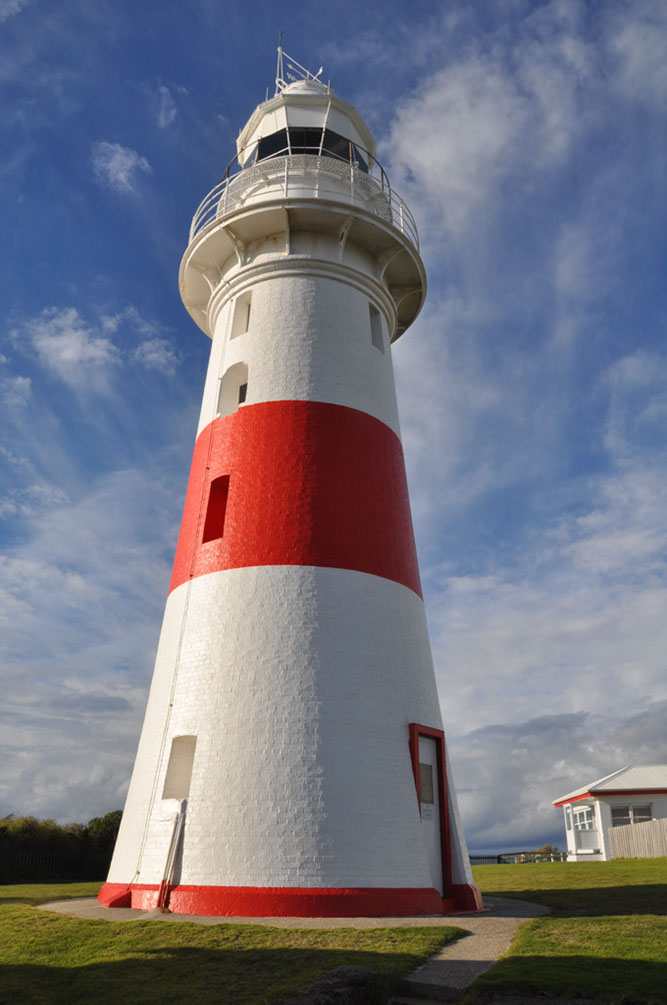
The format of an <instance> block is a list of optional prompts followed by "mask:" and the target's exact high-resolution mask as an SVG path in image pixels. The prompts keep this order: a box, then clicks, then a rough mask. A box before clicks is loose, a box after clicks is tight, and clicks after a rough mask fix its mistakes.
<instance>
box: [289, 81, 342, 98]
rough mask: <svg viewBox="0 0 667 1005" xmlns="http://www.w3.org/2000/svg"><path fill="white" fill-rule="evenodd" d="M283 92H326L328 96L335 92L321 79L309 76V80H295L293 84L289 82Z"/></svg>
mask: <svg viewBox="0 0 667 1005" xmlns="http://www.w3.org/2000/svg"><path fill="white" fill-rule="evenodd" d="M281 93H282V94H326V95H327V96H329V95H332V94H334V92H333V91H332V90H331V88H330V87H328V86H327V85H326V84H323V83H322V81H321V80H313V78H312V77H311V78H309V79H308V80H295V81H294V83H293V84H288V85H287V87H284V88H283V90H282V92H281Z"/></svg>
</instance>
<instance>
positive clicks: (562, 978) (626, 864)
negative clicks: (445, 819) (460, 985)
mask: <svg viewBox="0 0 667 1005" xmlns="http://www.w3.org/2000/svg"><path fill="white" fill-rule="evenodd" d="M474 874H475V881H476V882H477V884H478V886H479V887H480V889H481V890H482V892H483V893H486V894H489V895H496V896H499V897H515V898H518V899H520V900H529V901H533V902H534V903H539V904H545V905H546V906H548V907H550V908H551V910H552V911H553V914H552V915H551V916H549V917H545V918H538V919H536V920H535V921H531V922H526V923H525V924H524V925H522V926H521V928H520V929H519V932H518V933H517V935H516V937H515V938H514V941H513V942H512V946H511V948H510V950H509V952H508V953H507V954H506V955H505V956H504V957H503V958H502V959H501V960H500V961H499V962H498V963H497V964H496V965H495V966H494V967H493V968H492V969H491V970H489V971H488V972H487V973H486V974H484V975H482V977H480V978H478V979H477V980H476V981H475V983H474V984H473V985H472V987H471V989H470V991H469V993H468V995H467V997H466V1001H467V1002H482V1001H489V1000H492V999H493V998H494V997H499V996H502V995H509V994H518V995H552V996H560V997H566V998H570V999H572V1000H573V1001H576V999H577V998H581V997H588V998H593V999H596V1000H597V1001H603V1002H609V1003H622V1002H627V1003H631V1002H636V1003H644V1005H645V1003H652V1005H653V1003H655V1005H658V1003H659V1005H664V1003H666V1002H667V917H665V915H666V914H667V885H666V884H667V859H619V860H615V861H612V862H578V863H575V862H572V863H566V862H563V863H558V862H557V863H536V864H522V865H498V866H493V865H490V866H478V867H476V868H475V870H474Z"/></svg>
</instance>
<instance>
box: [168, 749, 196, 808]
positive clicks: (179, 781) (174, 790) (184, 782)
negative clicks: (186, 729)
mask: <svg viewBox="0 0 667 1005" xmlns="http://www.w3.org/2000/svg"><path fill="white" fill-rule="evenodd" d="M196 746H197V737H196V736H175V737H174V739H173V740H172V741H171V752H170V754H169V764H168V766H167V776H166V778H165V780H164V789H163V790H162V798H163V799H187V798H188V796H189V795H190V781H191V779H192V764H193V762H194V758H195V747H196Z"/></svg>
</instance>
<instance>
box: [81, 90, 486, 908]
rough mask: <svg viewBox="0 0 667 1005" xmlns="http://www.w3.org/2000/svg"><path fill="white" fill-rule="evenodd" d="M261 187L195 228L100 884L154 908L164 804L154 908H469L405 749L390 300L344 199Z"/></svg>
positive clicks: (416, 640)
mask: <svg viewBox="0 0 667 1005" xmlns="http://www.w3.org/2000/svg"><path fill="white" fill-rule="evenodd" d="M288 90H289V89H288ZM320 97H321V96H320ZM318 100H319V99H318ZM320 105H321V108H322V109H323V108H324V107H325V103H324V101H323V99H322V100H321V101H320ZM346 107H349V106H346ZM322 114H324V113H323V112H322ZM304 191H306V194H307V179H306V181H303V180H302V181H301V182H300V189H299V192H300V196H299V198H300V199H302V198H303V194H304ZM270 194H271V199H273V198H274V193H273V190H272V191H271V193H270ZM262 198H266V193H265V194H264V197H262V193H261V190H260V191H259V194H258V195H254V196H252V197H251V199H250V201H249V204H248V206H246V207H245V209H244V211H243V213H241V214H240V215H239V213H238V212H237V215H236V217H235V218H234V228H233V239H234V242H236V243H235V247H234V252H233V253H231V252H230V247H229V246H228V245H225V244H221V243H220V242H218V244H211V246H210V247H209V252H210V253H211V254H213V252H215V254H216V255H217V256H218V269H219V274H218V275H213V276H212V277H210V276H209V277H208V279H207V281H208V282H209V286H210V297H209V298H208V302H207V306H206V311H207V315H206V316H207V322H206V324H207V329H208V330H209V331H210V333H211V335H212V347H211V357H210V364H209V368H208V373H207V376H206V383H205V388H204V393H203V401H202V410H201V417H200V422H199V427H198V431H197V437H196V442H195V447H194V455H193V463H192V469H191V474H190V481H189V485H188V490H187V496H186V501H185V508H184V515H183V521H182V525H181V532H180V536H179V541H178V545H177V549H176V557H175V562H174V570H173V576H172V581H171V586H170V592H169V597H168V600H167V605H166V611H165V617H164V624H163V628H162V634H161V637H160V643H159V648H158V654H157V660H156V666H155V674H154V678H153V683H152V687H151V691H150V696H149V701H148V708H147V712H146V719H145V723H144V727H143V731H142V735H141V740H140V744H139V750H138V753H137V758H136V762H135V769H134V773H133V776H132V780H131V784H130V790H129V794H128V798H127V805H126V808H125V813H124V816H123V822H122V826H121V830H120V834H119V838H118V843H117V846H116V850H115V854H114V859H113V862H112V866H111V871H110V874H109V878H108V883H107V884H106V886H105V888H103V891H102V893H101V895H100V896H101V899H102V900H103V901H104V902H106V903H113V902H117V903H119V902H121V900H122V901H123V902H125V903H127V902H131V903H132V904H133V905H134V906H145V907H151V906H154V904H155V903H156V898H157V896H158V890H159V888H160V885H161V884H163V881H164V880H165V861H166V860H167V856H168V851H169V845H170V841H171V839H172V834H173V830H174V817H175V815H176V813H177V812H179V809H180V807H181V805H182V800H184V799H187V814H186V818H185V830H184V834H183V839H182V845H181V846H180V848H179V853H178V856H177V867H176V871H175V872H174V874H173V876H171V877H170V883H171V886H172V887H173V889H172V890H171V892H170V898H171V899H170V906H171V908H172V910H176V911H184V912H198V913H212V914H239V915H249V914H260V915H261V914H312V915H318V914H414V913H440V912H441V911H442V910H446V909H451V908H453V907H454V906H455V905H458V906H468V907H478V906H479V903H478V901H477V900H476V896H475V892H474V888H473V887H472V881H471V876H470V868H469V864H468V859H467V854H466V852H465V841H464V839H463V834H462V830H461V825H460V820H459V817H458V811H457V808H456V798H455V794H454V788H453V785H452V784H451V782H450V781H449V783H448V784H446V786H445V789H446V794H447V799H446V802H447V812H448V817H447V819H448V834H449V841H450V843H451V846H452V847H451V849H450V851H451V854H450V855H449V857H448V859H447V861H448V862H451V874H450V875H448V876H446V877H445V881H444V888H441V889H437V888H436V887H437V883H435V882H434V877H433V872H432V867H431V864H430V862H429V857H428V853H427V848H426V845H425V842H424V836H423V825H422V818H421V812H420V803H419V799H418V796H417V791H416V787H415V776H414V773H413V765H412V763H411V755H410V750H409V746H408V741H409V726H410V724H411V723H412V724H414V723H420V724H422V725H423V726H425V727H429V728H433V729H436V730H441V729H442V723H441V718H440V710H439V702H438V695H437V691H436V684H435V675H434V671H433V664H432V659H431V653H430V646H429V640H428V632H427V627H426V618H425V611H424V604H423V600H422V596H421V586H420V580H419V570H418V565H417V557H416V551H415V543H414V536H413V530H412V522H411V517H410V507H409V500H408V492H407V483H406V476H405V465H404V460H403V452H402V447H401V442H400V430H399V423H398V413H397V408H396V396H395V390H394V378H393V372H392V360H391V351H390V340H391V338H392V337H394V335H395V333H396V327H397V307H396V301H395V299H394V298H393V297H392V295H390V292H389V290H388V288H387V284H386V283H385V282H383V280H382V275H383V268H384V265H382V264H381V263H380V262H379V252H378V251H377V248H375V250H374V246H373V241H370V244H369V239H368V234H371V233H372V232H374V231H372V229H371V230H364V231H360V233H359V235H358V236H356V237H355V236H354V235H352V234H351V232H350V219H351V218H350V217H349V210H348V216H345V215H340V219H339V217H338V216H337V214H339V212H340V210H339V209H337V208H336V207H326V206H325V207H324V208H323V209H322V207H321V206H320V205H319V204H318V207H319V209H318V212H319V211H320V210H321V211H322V212H324V213H326V214H328V216H329V217H330V218H331V219H333V221H334V224H335V226H334V233H332V232H331V230H332V228H331V226H329V225H327V226H324V224H323V225H322V229H321V230H320V229H318V228H317V227H316V228H313V227H312V226H311V225H310V224H309V226H308V227H305V218H304V216H303V213H301V215H299V214H298V213H296V211H295V213H296V216H295V219H294V220H291V221H288V220H287V218H286V217H285V210H284V209H282V210H281V215H278V217H277V216H276V213H275V212H274V208H273V203H271V207H270V214H269V216H268V217H267V215H266V213H267V212H268V211H267V210H266V207H265V206H264V204H263V202H262ZM283 201H284V200H283ZM286 205H288V206H289V205H290V203H289V199H288V200H287V202H286ZM299 212H301V211H299ZM262 214H263V215H262ZM283 217H285V228H286V229H285V230H280V229H279V230H276V231H275V232H270V233H268V234H265V235H263V236H259V237H254V238H253V239H251V237H252V235H253V234H256V233H257V230H258V227H259V226H260V224H258V222H257V221H258V220H262V221H263V222H264V223H266V221H267V220H269V219H270V221H271V222H273V223H274V224H275V221H276V219H283ZM244 221H245V223H244ZM298 221H301V225H300V226H299V225H297V222H298ZM339 224H340V226H341V227H342V228H343V230H342V231H341V232H340V233H339V232H338V230H337V228H338V226H339ZM226 226H227V224H226V223H225V221H224V220H221V221H220V223H219V227H218V225H217V224H216V227H217V228H218V230H219V229H220V228H221V229H222V230H224V228H225V227H226ZM266 226H267V227H268V223H266ZM372 226H373V227H375V224H374V223H373V225H372ZM383 226H384V225H383ZM244 227H246V230H247V239H244V240H241V236H240V235H242V233H243V232H244ZM385 231H386V233H384V232H383V234H382V235H380V236H381V238H382V241H384V244H385V253H384V254H385V260H386V261H389V257H387V253H386V246H387V244H388V245H389V247H390V249H391V246H392V242H396V241H397V238H396V236H395V235H394V233H393V231H392V229H391V228H388V227H385ZM348 232H350V233H348ZM216 233H217V230H216V228H212V229H211V231H210V235H209V236H208V237H207V238H206V240H209V242H214V240H217V238H216V237H215V234H216ZM341 234H343V235H344V237H345V240H344V241H343V238H342V237H341ZM191 247H195V245H194V244H193V245H191ZM397 247H398V251H401V248H402V245H401V244H400V242H399V243H398V245H397ZM220 248H223V249H226V250H224V251H220ZM197 253H198V251H197V248H196V247H195V251H193V252H192V255H193V256H195V255H196V254H197ZM392 254H396V252H392ZM186 259H187V254H186ZM386 261H385V264H386ZM202 268H203V266H202ZM411 268H412V266H411ZM186 278H187V273H186ZM197 282H199V279H197ZM198 288H201V284H200V286H199V287H198ZM179 786H180V787H181V789H179ZM448 868H449V866H448ZM443 895H444V899H443Z"/></svg>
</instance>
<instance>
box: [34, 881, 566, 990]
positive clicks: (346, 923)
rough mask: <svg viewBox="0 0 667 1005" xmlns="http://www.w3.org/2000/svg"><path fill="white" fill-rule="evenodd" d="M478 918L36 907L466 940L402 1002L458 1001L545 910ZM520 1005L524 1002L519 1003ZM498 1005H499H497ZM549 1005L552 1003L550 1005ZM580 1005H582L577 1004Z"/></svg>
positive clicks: (74, 904) (85, 903)
mask: <svg viewBox="0 0 667 1005" xmlns="http://www.w3.org/2000/svg"><path fill="white" fill-rule="evenodd" d="M484 904H485V906H486V908H487V910H486V911H485V912H484V913H483V914H464V915H448V916H446V917H443V916H441V915H438V916H428V917H423V916H418V917H407V918H222V917H208V916H206V917H205V916H201V915H195V914H170V913H163V912H162V911H159V910H153V911H138V910H134V909H132V908H126V907H113V908H109V907H102V905H101V904H99V903H98V901H97V900H93V899H92V898H86V899H83V900H61V901H55V902H54V903H51V904H41V905H40V908H41V910H43V911H55V912H57V913H58V914H66V915H69V916H70V917H75V918H88V919H92V920H100V919H102V920H105V921H127V922H130V921H156V922H162V923H167V924H169V923H173V922H189V923H191V924H199V925H225V924H242V925H270V926H273V927H275V928H320V929H322V928H394V927H398V926H406V925H409V926H416V925H456V926H458V927H459V928H463V929H465V930H466V931H467V932H468V933H469V934H468V935H466V936H463V937H462V938H460V939H457V940H456V942H452V943H450V944H449V945H447V946H444V947H443V948H442V949H441V950H440V951H439V952H437V953H436V954H435V955H434V956H432V957H431V959H430V960H428V961H427V962H426V963H425V964H424V965H423V966H421V967H419V969H418V970H416V971H415V972H414V973H413V974H411V975H410V977H409V978H408V980H407V981H406V983H405V992H404V993H405V995H406V998H405V999H396V1001H397V1002H398V1001H407V1000H409V999H410V998H412V997H414V998H421V1000H422V1003H423V1002H424V998H425V997H426V996H428V997H429V998H430V999H431V1000H437V1001H457V1000H459V999H460V998H461V997H462V996H463V993H464V991H465V989H466V988H467V987H468V985H469V984H471V983H472V982H473V981H474V980H475V978H476V977H478V976H479V975H480V974H483V973H484V972H485V971H486V970H488V969H489V968H490V967H492V966H493V964H494V962H495V960H497V959H498V957H499V956H500V955H501V954H502V953H504V952H505V951H506V950H507V949H508V948H509V945H510V942H511V941H512V938H513V936H514V933H515V932H516V930H517V928H518V927H519V925H521V924H522V923H523V922H524V921H527V920H528V919H530V918H538V917H540V916H541V915H544V914H548V913H549V911H548V908H546V907H542V906H541V905H540V904H529V903H527V902H526V901H521V900H508V899H501V898H500V897H485V898H484ZM507 1000H508V1001H510V1000H511V1001H514V1002H517V1005H518V1000H517V999H507ZM523 1001H525V1002H526V1003H527V1002H528V1001H530V999H523ZM498 1005H500V1003H498ZM554 1005H555V1003H554ZM582 1005H583V1003H582Z"/></svg>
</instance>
